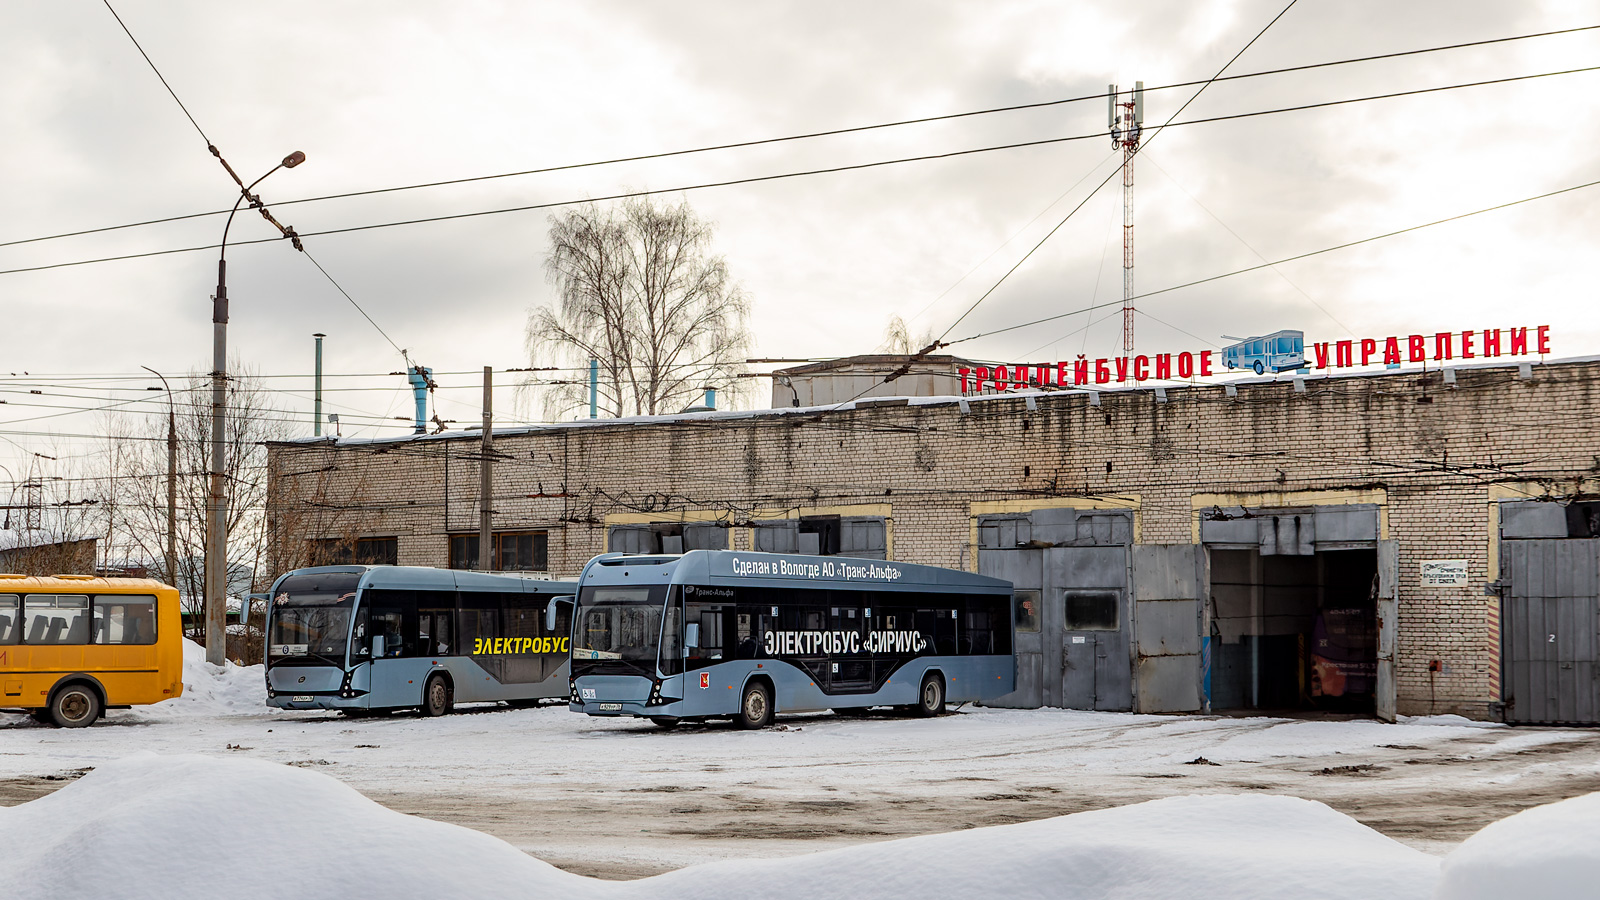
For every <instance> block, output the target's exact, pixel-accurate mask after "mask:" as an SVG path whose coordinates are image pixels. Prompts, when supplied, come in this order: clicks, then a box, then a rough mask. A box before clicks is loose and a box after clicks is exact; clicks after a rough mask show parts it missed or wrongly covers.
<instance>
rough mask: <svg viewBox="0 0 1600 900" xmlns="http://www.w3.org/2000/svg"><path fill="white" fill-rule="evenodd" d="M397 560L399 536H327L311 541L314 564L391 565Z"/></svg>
mask: <svg viewBox="0 0 1600 900" xmlns="http://www.w3.org/2000/svg"><path fill="white" fill-rule="evenodd" d="M399 562H400V539H399V538H392V537H375V538H358V539H356V540H353V541H352V540H347V539H344V538H329V539H326V540H318V541H312V542H311V564H312V565H314V566H393V565H398V564H399Z"/></svg>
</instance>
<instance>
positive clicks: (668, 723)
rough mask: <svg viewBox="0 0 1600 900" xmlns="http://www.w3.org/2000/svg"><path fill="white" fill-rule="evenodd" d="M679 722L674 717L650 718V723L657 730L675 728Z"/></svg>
mask: <svg viewBox="0 0 1600 900" xmlns="http://www.w3.org/2000/svg"><path fill="white" fill-rule="evenodd" d="M679 721H680V720H679V719H678V718H677V717H676V716H651V717H650V723H651V724H652V725H654V726H656V727H657V728H677V727H678V722H679Z"/></svg>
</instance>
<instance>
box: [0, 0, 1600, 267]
mask: <svg viewBox="0 0 1600 900" xmlns="http://www.w3.org/2000/svg"><path fill="white" fill-rule="evenodd" d="M108 6H109V4H108ZM112 14H113V15H115V14H116V13H115V10H113V11H112ZM118 22H119V24H120V23H121V19H120V18H119V19H118ZM1595 29H1600V25H1582V26H1575V27H1572V28H1562V29H1555V30H1551V31H1541V32H1534V33H1529V34H1520V35H1510V36H1505V37H1497V38H1486V39H1483V40H1477V41H1465V42H1461V43H1455V44H1444V45H1439V46H1434V47H1423V48H1417V49H1412V50H1399V51H1394V52H1390V53H1378V54H1372V55H1369V56H1360V57H1351V58H1347V59H1338V60H1327V61H1324V62H1317V63H1305V64H1302V65H1297V66H1285V67H1281V68H1276V69H1266V70H1262V71H1259V72H1246V73H1241V74H1238V75H1226V76H1222V77H1220V78H1212V79H1203V80H1196V81H1182V82H1174V83H1172V84H1165V85H1156V86H1153V87H1149V88H1146V89H1145V90H1146V91H1149V92H1152V93H1153V92H1157V91H1162V90H1173V89H1181V88H1186V87H1194V86H1196V85H1201V84H1209V83H1213V82H1216V83H1224V82H1232V81H1239V80H1243V79H1249V78H1260V77H1264V76H1270V75H1284V74H1291V73H1295V72H1305V71H1311V70H1315V69H1323V68H1329V67H1334V66H1345V65H1355V64H1360V63H1368V62H1377V61H1380V60H1387V59H1398V58H1402V57H1408V56H1418V55H1421V54H1427V53H1439V52H1445V51H1450V50H1461V49H1467V48H1472V47H1481V46H1488V45H1492V44H1504V43H1510V42H1514V41H1525V40H1533V39H1537V38H1545V37H1555V36H1560V35H1566V34H1574V33H1578V32H1584V31H1592V30H1595ZM124 30H125V31H126V30H127V29H126V26H124ZM128 36H129V38H132V37H133V35H132V34H131V33H129V35H128ZM134 44H135V46H138V41H137V40H135V41H134ZM143 52H144V51H143V48H140V53H143ZM145 60H146V62H149V57H148V56H146V57H145ZM151 68H152V69H154V68H155V64H154V63H151ZM156 75H157V77H161V73H160V71H159V70H157V72H156ZM162 83H163V84H166V79H165V78H162ZM168 92H169V93H171V92H172V89H171V87H170V86H169V87H168ZM1104 96H1105V94H1104V93H1094V94H1085V95H1082V96H1076V97H1066V98H1060V99H1056V100H1042V101H1038V102H1034V103H1019V104H1010V105H1007V106H996V107H988V108H985V109H976V110H967V111H963V112H955V113H943V114H940V115H933V116H921V117H917V118H911V119H899V120H895V121H891V122H880V123H874V124H869V125H857V126H849V127H842V128H831V129H825V130H822V131H811V132H804V133H799V134H791V135H784V136H780V137H770V138H757V139H752V140H744V141H728V142H724V143H719V144H710V145H705V146H700V147H692V148H686V149H678V150H667V151H661V152H656V153H640V154H633V155H628V156H619V157H612V158H608V159H600V160H591V161H586V162H578V163H565V164H561V165H555V166H545V167H542V168H533V169H521V170H517V171H513V172H501V173H494V174H489V175H473V176H467V177H463V178H451V179H443V180H438V181H428V182H420V183H416V184H406V185H395V186H390V187H383V188H372V189H368V190H360V191H346V192H342V193H336V194H324V195H320V196H315V197H302V198H297V199H292V200H283V201H279V202H278V203H277V204H276V205H277V206H280V207H281V206H289V205H293V204H299V203H315V202H321V201H326V200H342V199H348V198H352V197H365V196H372V195H375V194H386V193H394V192H399V191H412V190H420V189H425V188H434V187H447V186H451V185H458V184H471V183H475V182H481V181H489V180H495V179H503V178H515V177H521V176H526V175H541V174H548V173H552V172H563V171H570V170H574V169H584V168H593V167H597V166H608V165H617V164H622V163H632V162H646V161H650V160H656V159H667V158H672V157H679V156H687V155H691V154H698V153H710V152H717V151H722V150H733V149H742V148H747V147H758V146H763V145H767V144H776V143H785V142H790V141H802V140H811V139H815V138H821V137H833V136H837V135H844V134H854V133H860V132H866V131H875V130H880V129H887V128H898V127H903V126H909V125H922V124H928V123H932V122H941V121H950V120H955V119H964V118H971V117H975V116H985V115H993V114H998V113H1008V112H1018V111H1023V110H1033V109H1043V108H1049V107H1056V106H1063V105H1067V104H1072V103H1080V102H1084V101H1088V100H1098V99H1100V98H1102V97H1104ZM173 99H174V100H177V95H176V94H175V93H174V94H173ZM178 105H179V106H180V107H182V106H183V103H182V101H178ZM184 112H185V114H186V115H187V113H188V110H187V109H185V110H184ZM190 121H191V123H192V122H194V119H193V117H192V116H191V117H190ZM199 127H200V126H199V125H198V124H195V128H196V130H199ZM201 137H205V133H204V132H203V131H202V132H201ZM207 143H209V141H207ZM227 212H228V210H225V209H218V210H207V211H205V212H197V213H186V214H182V215H176V216H166V217H162V218H157V219H147V220H144V221H140V222H130V223H126V224H121V225H108V226H102V227H98V228H88V229H82V230H78V231H70V232H63V233H60V234H51V235H42V236H39V237H32V238H22V239H18V240H12V241H0V247H8V246H13V245H17V244H27V243H36V242H39V241H49V240H57V239H61V238H68V237H81V236H83V235H89V234H97V233H101V232H106V231H116V230H121V229H127V228H139V227H144V226H147V225H160V224H166V223H170V222H179V221H184V220H187V219H195V218H203V217H206V216H216V215H223V214H226V213H227Z"/></svg>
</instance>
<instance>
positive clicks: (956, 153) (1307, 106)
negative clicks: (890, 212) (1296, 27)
mask: <svg viewBox="0 0 1600 900" xmlns="http://www.w3.org/2000/svg"><path fill="white" fill-rule="evenodd" d="M1594 71H1600V66H1586V67H1583V68H1577V69H1563V70H1561V71H1556V72H1539V73H1536V74H1532V75H1516V76H1511V77H1508V78H1493V79H1487V80H1484V81H1472V82H1463V83H1460V84H1449V85H1442V86H1440V87H1431V88H1418V89H1415V90H1409V91H1391V92H1389V93H1384V94H1372V95H1368V96H1364V97H1349V98H1345V99H1343V100H1328V101H1324V102H1320V103H1304V104H1300V105H1297V106H1284V107H1276V108H1273V109H1263V110H1253V111H1250V112H1242V113H1231V114H1228V115H1221V116H1208V117H1205V118H1200V119H1189V120H1187V121H1183V122H1169V123H1167V124H1164V125H1160V126H1157V129H1158V130H1165V129H1168V128H1179V127H1183V126H1186V125H1205V124H1211V123H1215V122H1229V121H1233V120H1236V119H1249V118H1256V117H1259V116H1269V115H1277V114H1280V113H1290V112H1303V111H1305V110H1312V109H1325V108H1328V107H1334V106H1344V105H1347V104H1351V103H1365V102H1368V101H1372V100H1391V99H1395V98H1398V97H1411V96H1417V95H1421V94H1433V93H1439V92H1441V91H1453V90H1461V89H1465V88H1474V87H1486V86H1488V85H1494V84H1509V83H1512V82H1518V81H1529V80H1532V79H1535V78H1552V77H1556V76H1560V75H1577V74H1581V73H1584V72H1594ZM1146 90H1148V88H1147V89H1146ZM1100 96H1104V95H1103V94H1102V95H1100ZM1104 137H1105V132H1103V131H1097V132H1094V133H1092V134H1079V135H1068V136H1066V137H1059V138H1042V139H1039V140H1033V141H1017V142H1013V143H1009V144H996V145H993V146H988V147H973V148H968V149H965V150H952V151H949V152H945V153H930V154H924V155H921V156H907V157H899V158H895V159H887V160H875V161H873V162H866V163H853V164H850V165H840V166H828V167H824V168H818V169H806V170H802V171H797V172H779V173H776V174H772V175H757V176H751V177H748V178H733V179H727V180H724V181H710V182H702V183H699V184H689V185H680V186H677V187H670V188H658V189H654V190H646V191H627V192H623V193H618V194H609V195H606V196H601V197H585V198H582V199H575V200H556V201H551V202H549V203H531V204H527V205H523V206H508V207H501V208H497V209H485V210H476V211H473V212H464V213H452V214H449V215H441V216H425V217H421V218H416V219H401V220H398V221H393V222H376V223H373V224H369V225H352V226H348V227H345V228H329V229H324V230H322V231H310V232H304V233H301V234H299V235H298V236H299V237H302V238H307V237H322V236H326V235H331V234H349V233H353V232H359V231H374V230H377V229H382V228H396V227H400V226H405V225H426V224H432V223H436V222H447V221H454V220H458V219H471V218H480V217H483V216H493V215H502V214H505V213H518V212H530V211H534V210H541V209H554V208H558V207H563V206H575V205H578V204H582V203H598V202H605V201H610V200H626V199H630V198H633V197H646V196H654V195H658V194H673V193H682V192H685V191H696V190H705V189H709V188H719V187H732V186H736V185H743V184H758V183H762V182H769V181H780V180H783V179H788V178H801V177H808V176H812V175H827V174H833V173H837V172H851V171H858V170H863V169H875V168H881V167H884V166H891V165H901V164H904V163H914V162H927V161H930V160H939V159H951V158H955V157H961V156H971V155H974V154H978V153H990V152H995V151H1000V150H1017V149H1022V148H1027V147H1042V146H1048V145H1050V144H1063V143H1070V142H1073V141H1082V140H1090V139H1103V138H1104ZM1153 139H1154V137H1153V136H1152V137H1151V138H1150V139H1149V140H1153ZM1147 143H1148V141H1147ZM1090 196H1093V194H1091V195H1090ZM1069 215H1070V214H1069ZM1063 222H1064V220H1063ZM1058 228H1059V226H1058ZM1054 233H1055V232H1054V231H1052V232H1051V234H1054ZM1045 239H1046V240H1048V239H1049V235H1046V237H1045ZM280 240H284V238H282V237H276V238H253V239H250V240H240V241H233V242H232V244H233V246H235V247H239V246H244V245H248V244H269V243H273V242H276V241H280ZM1041 243H1043V242H1042V241H1041ZM219 246H220V245H219V244H203V245H199V246H194V247H175V248H171V249H167V250H151V251H147V252H144V253H130V254H124V255H122V256H105V257H98V258H95V259H83V260H74V261H71V262H63V263H50V264H48V265H40V266H26V267H22V268H16V269H0V275H15V274H19V273H23V272H39V271H44V270H47V269H61V268H69V267H73V266H84V265H92V264H96V263H103V262H120V261H123V260H129V259H145V258H148V257H153V256H168V255H171V254H174V253H192V252H195V251H199V250H215V249H217V248H218V247H219ZM1034 249H1035V250H1037V249H1038V246H1037V245H1036V246H1035V247H1034ZM1032 252H1033V251H1032V250H1030V251H1029V254H1030V255H1031V254H1032ZM1025 258H1026V257H1025ZM991 290H992V289H991Z"/></svg>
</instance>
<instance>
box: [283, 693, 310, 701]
mask: <svg viewBox="0 0 1600 900" xmlns="http://www.w3.org/2000/svg"><path fill="white" fill-rule="evenodd" d="M289 699H291V700H293V701H294V702H296V703H310V702H311V701H312V700H313V699H314V698H313V697H312V696H311V695H310V694H301V695H299V696H298V697H290V698H289Z"/></svg>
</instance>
